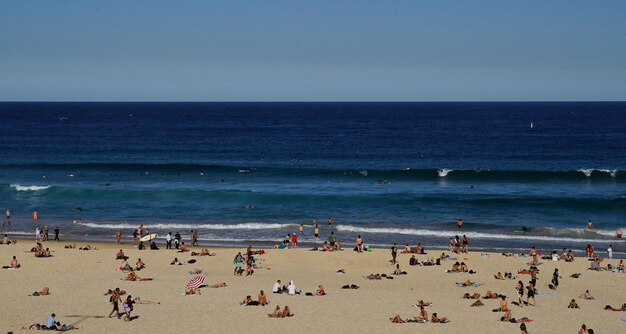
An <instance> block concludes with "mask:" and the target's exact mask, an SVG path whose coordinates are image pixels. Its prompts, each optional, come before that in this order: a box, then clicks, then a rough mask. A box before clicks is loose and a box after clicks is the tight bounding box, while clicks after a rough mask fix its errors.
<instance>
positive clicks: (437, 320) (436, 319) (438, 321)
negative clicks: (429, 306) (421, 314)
mask: <svg viewBox="0 0 626 334" xmlns="http://www.w3.org/2000/svg"><path fill="white" fill-rule="evenodd" d="M430 322H432V323H433V324H445V323H446V322H449V320H448V318H446V317H441V318H439V317H438V316H437V313H433V316H432V317H431V318H430Z"/></svg>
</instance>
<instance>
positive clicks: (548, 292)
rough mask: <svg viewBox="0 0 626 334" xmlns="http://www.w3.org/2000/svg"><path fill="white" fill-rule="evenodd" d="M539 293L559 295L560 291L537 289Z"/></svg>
mask: <svg viewBox="0 0 626 334" xmlns="http://www.w3.org/2000/svg"><path fill="white" fill-rule="evenodd" d="M537 294H538V295H558V294H559V292H558V291H537Z"/></svg>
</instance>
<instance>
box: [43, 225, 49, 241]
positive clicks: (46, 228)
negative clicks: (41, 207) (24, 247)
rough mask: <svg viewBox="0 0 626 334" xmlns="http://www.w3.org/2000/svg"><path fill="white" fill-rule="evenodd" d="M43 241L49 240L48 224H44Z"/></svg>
mask: <svg viewBox="0 0 626 334" xmlns="http://www.w3.org/2000/svg"><path fill="white" fill-rule="evenodd" d="M43 241H48V225H46V224H43Z"/></svg>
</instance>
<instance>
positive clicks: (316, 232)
mask: <svg viewBox="0 0 626 334" xmlns="http://www.w3.org/2000/svg"><path fill="white" fill-rule="evenodd" d="M313 221H315V218H313ZM313 233H314V236H315V241H318V240H320V227H319V225H317V223H315V224H313Z"/></svg>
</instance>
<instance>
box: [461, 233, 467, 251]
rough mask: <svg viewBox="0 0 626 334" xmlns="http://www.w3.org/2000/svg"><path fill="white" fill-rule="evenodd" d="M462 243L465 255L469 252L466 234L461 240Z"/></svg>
mask: <svg viewBox="0 0 626 334" xmlns="http://www.w3.org/2000/svg"><path fill="white" fill-rule="evenodd" d="M461 243H462V244H463V253H467V252H468V249H467V246H468V243H469V242H468V240H467V236H465V234H463V238H461Z"/></svg>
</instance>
